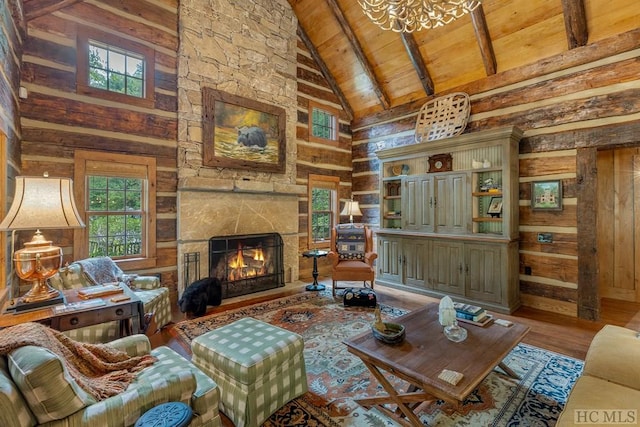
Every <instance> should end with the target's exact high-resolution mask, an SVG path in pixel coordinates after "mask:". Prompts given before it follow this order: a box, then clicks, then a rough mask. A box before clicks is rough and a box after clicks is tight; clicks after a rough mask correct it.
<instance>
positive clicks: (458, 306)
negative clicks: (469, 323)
mask: <svg viewBox="0 0 640 427" xmlns="http://www.w3.org/2000/svg"><path fill="white" fill-rule="evenodd" d="M453 308H454V309H455V310H456V311H457V312H459V313H465V314H470V315H471V316H476V315H478V314H480V313H482V312H483V311H484V308H482V307H479V306H477V305H471V304H464V303H462V302H454V303H453Z"/></svg>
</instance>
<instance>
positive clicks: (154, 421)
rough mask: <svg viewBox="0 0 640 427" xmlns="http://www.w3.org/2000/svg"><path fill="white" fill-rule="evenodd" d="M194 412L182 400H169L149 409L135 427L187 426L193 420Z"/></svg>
mask: <svg viewBox="0 0 640 427" xmlns="http://www.w3.org/2000/svg"><path fill="white" fill-rule="evenodd" d="M192 415H193V412H192V411H191V408H190V407H189V405H186V404H184V403H182V402H168V403H163V404H161V405H158V406H156V407H155V408H151V409H149V410H148V411H147V412H145V413H144V414H143V415H142V416H141V417H140V418H138V421H136V424H135V426H134V427H156V426H157V427H186V426H188V425H189V423H190V422H191V416H192Z"/></svg>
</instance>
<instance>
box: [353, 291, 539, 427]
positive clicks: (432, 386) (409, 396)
mask: <svg viewBox="0 0 640 427" xmlns="http://www.w3.org/2000/svg"><path fill="white" fill-rule="evenodd" d="M393 322H395V323H401V324H403V325H404V326H405V328H406V337H405V340H404V341H403V342H402V343H401V344H397V345H388V344H384V343H383V342H381V341H378V340H377V339H375V338H374V337H373V334H372V333H371V332H366V333H363V334H361V335H358V336H356V337H353V338H349V339H347V340H345V341H344V344H346V345H347V348H348V350H349V352H351V353H353V354H355V355H356V356H358V357H359V358H360V359H362V361H363V362H364V364H365V365H366V366H367V368H368V369H369V370H370V371H371V374H372V375H373V376H374V377H375V378H376V379H377V380H378V381H379V382H380V384H381V385H382V386H383V387H384V389H385V391H386V392H387V393H388V395H387V396H376V397H370V398H365V399H358V400H356V402H358V403H359V404H360V405H362V406H364V407H365V408H370V407H374V406H375V407H377V408H378V409H380V410H381V411H382V412H383V413H385V414H386V415H387V416H389V417H391V418H393V419H395V420H396V421H398V422H400V424H402V425H413V426H422V423H421V422H420V420H419V418H418V416H417V415H416V414H415V413H414V412H413V409H414V408H415V407H416V406H418V405H419V404H420V403H422V402H428V401H433V400H436V399H442V400H444V401H446V402H449V403H451V404H453V405H455V406H458V405H460V404H461V403H462V402H463V401H464V399H465V398H466V397H467V396H468V395H469V394H470V393H471V392H472V391H473V390H475V389H476V388H477V387H478V385H479V384H480V383H481V382H482V380H483V379H484V378H485V377H486V376H487V375H489V373H490V372H491V371H492V370H493V369H494V368H495V367H496V366H499V367H500V368H501V369H502V370H503V371H504V372H505V373H506V374H507V375H510V376H513V377H515V378H517V375H516V374H515V373H514V372H513V371H512V370H511V369H509V368H508V367H507V366H506V365H505V364H504V363H503V362H502V360H503V359H504V357H505V356H506V355H507V354H508V353H509V352H510V351H511V350H512V349H513V348H514V347H515V346H516V345H517V344H518V343H519V342H520V341H521V340H522V338H523V337H524V336H525V335H526V334H527V332H528V331H529V328H528V327H527V326H524V325H519V324H513V326H511V327H504V326H500V325H497V324H495V323H492V324H491V325H489V326H485V327H481V326H474V325H469V324H465V323H460V325H461V326H462V327H464V328H465V329H466V330H467V332H468V336H467V339H466V340H465V341H463V342H460V343H455V342H452V341H449V340H448V339H447V337H446V336H445V335H444V333H443V328H442V326H441V325H440V324H439V323H438V304H437V303H431V304H429V305H427V306H425V307H422V308H420V309H417V310H415V311H412V312H411V313H408V314H406V315H403V316H401V317H398V318H395V319H394V320H393ZM443 369H449V370H452V371H456V372H460V373H462V374H464V377H463V378H462V380H460V382H459V383H458V384H457V385H452V384H449V383H447V382H445V381H443V380H441V379H439V378H438V375H439V374H440V373H441V372H442V370H443ZM382 371H386V372H388V373H390V374H393V375H395V376H396V377H398V378H401V379H403V380H405V381H407V382H408V383H409V384H410V386H409V388H408V390H406V391H398V390H396V389H395V388H394V386H393V385H392V384H391V383H390V382H389V381H388V380H387V378H386V377H385V376H384V374H383V372H382ZM385 404H395V405H397V409H396V410H395V411H393V410H391V409H390V408H389V407H388V406H383V405H385Z"/></svg>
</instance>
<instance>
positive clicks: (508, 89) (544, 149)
mask: <svg viewBox="0 0 640 427" xmlns="http://www.w3.org/2000/svg"><path fill="white" fill-rule="evenodd" d="M639 41H640V30H634V31H631V32H629V33H626V34H623V35H621V36H618V37H615V38H611V39H607V40H603V41H601V42H598V43H595V44H592V45H590V46H587V47H584V48H577V49H574V50H572V51H571V52H569V53H566V54H564V55H561V56H557V57H555V58H550V59H549V61H546V62H545V63H544V64H537V65H533V66H528V67H523V68H522V69H515V70H510V71H506V72H502V73H499V74H497V75H495V76H492V77H489V78H487V79H485V80H482V81H479V82H477V83H474V84H472V85H469V86H466V87H461V88H457V90H461V91H464V92H467V93H469V94H470V96H471V100H472V103H471V106H472V110H471V118H470V122H469V125H468V127H467V129H466V131H465V132H467V133H468V132H475V131H478V130H482V129H491V128H498V127H501V126H507V125H515V126H517V127H519V128H521V129H523V130H524V132H525V133H524V135H525V136H524V138H523V140H522V141H521V144H520V207H519V209H520V288H521V293H522V302H523V304H524V305H526V306H530V307H535V308H540V309H543V310H549V311H554V312H559V313H566V314H569V315H572V316H576V315H578V316H580V317H583V318H589V319H592V318H596V317H597V316H598V307H599V306H598V301H597V299H598V293H597V269H596V266H597V260H596V257H595V251H596V236H595V232H596V231H595V230H596V211H595V206H596V194H595V192H596V182H595V176H596V175H595V174H596V172H595V168H596V164H595V162H596V158H597V150H598V149H602V148H613V147H624V146H632V145H639V144H640V137H638V136H637V135H639V134H640V133H639V132H640V96H639V95H640V78H639V77H638V76H640V60H639V58H640V42H639ZM419 107H420V105H417V103H416V105H407V106H403V107H399V108H397V109H395V111H393V112H389V113H387V114H384V115H378V116H376V117H369V118H366V119H363V120H360V121H359V122H357V123H356V122H354V123H353V125H352V129H353V140H354V150H353V153H354V173H353V188H354V194H355V199H356V200H358V201H359V202H360V204H361V206H363V207H364V211H363V212H364V213H365V218H364V221H366V222H369V223H372V224H380V218H379V202H380V201H379V197H378V195H379V191H378V173H379V172H380V171H379V163H378V160H377V158H376V156H375V154H374V153H375V151H376V150H379V149H382V148H389V147H394V146H401V145H406V144H412V143H413V138H414V130H413V128H414V126H415V119H416V112H417V110H418V109H419ZM547 179H551V180H553V179H561V180H562V182H563V205H564V209H563V210H562V211H560V212H541V211H532V210H531V208H530V200H531V192H530V187H531V182H532V181H537V180H547ZM539 232H552V233H553V236H554V242H553V243H552V244H540V243H538V242H537V234H538V233H539ZM525 266H527V267H531V275H525V272H524V267H525Z"/></svg>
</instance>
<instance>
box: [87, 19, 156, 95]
mask: <svg viewBox="0 0 640 427" xmlns="http://www.w3.org/2000/svg"><path fill="white" fill-rule="evenodd" d="M77 55H78V70H77V73H76V86H77V88H78V92H79V93H84V94H88V95H92V96H96V97H100V98H106V99H111V100H114V101H118V102H125V103H130V104H136V105H143V106H149V107H151V106H153V98H154V97H153V93H154V86H153V85H154V82H153V65H154V62H155V55H154V51H153V49H150V48H148V47H146V46H143V45H140V44H138V43H134V42H132V41H130V40H125V39H120V38H119V37H116V36H114V35H112V34H106V33H102V32H99V31H96V30H91V29H88V28H84V27H81V28H80V29H79V30H78V52H77Z"/></svg>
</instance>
